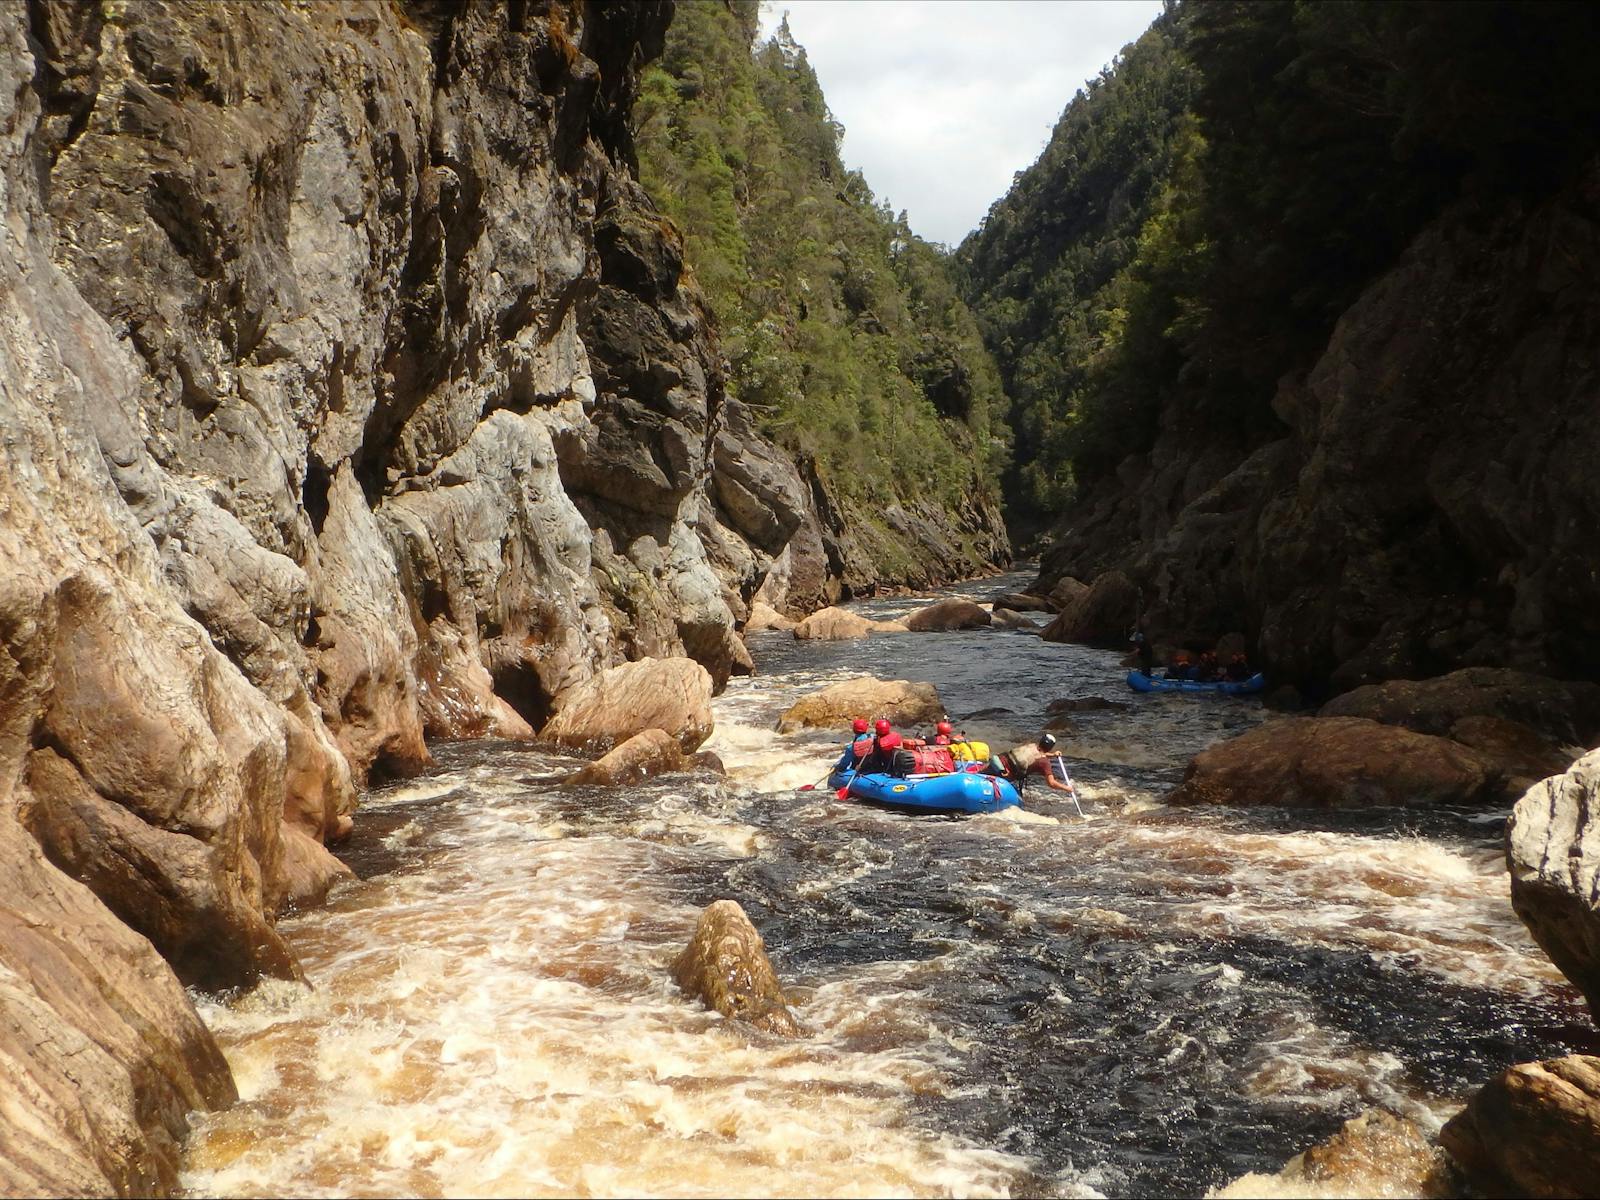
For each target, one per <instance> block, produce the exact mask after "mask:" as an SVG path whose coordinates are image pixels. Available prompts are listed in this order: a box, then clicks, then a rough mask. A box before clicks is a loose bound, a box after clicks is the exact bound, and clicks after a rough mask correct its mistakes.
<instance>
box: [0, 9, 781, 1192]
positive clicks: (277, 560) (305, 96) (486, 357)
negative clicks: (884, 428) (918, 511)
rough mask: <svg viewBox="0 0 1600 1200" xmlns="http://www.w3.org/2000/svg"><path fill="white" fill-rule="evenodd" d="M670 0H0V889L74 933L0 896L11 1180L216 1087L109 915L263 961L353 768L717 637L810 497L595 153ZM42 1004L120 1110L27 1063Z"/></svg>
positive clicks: (175, 951) (193, 1033)
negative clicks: (105, 1112)
mask: <svg viewBox="0 0 1600 1200" xmlns="http://www.w3.org/2000/svg"><path fill="white" fill-rule="evenodd" d="M670 15H671V9H670V6H669V5H661V4H638V5H635V4H593V3H590V4H579V3H573V4H563V3H539V2H537V0H534V2H530V0H510V2H509V3H507V4H505V5H499V4H494V5H490V4H470V3H448V2H438V3H435V2H431V0H415V2H414V3H391V2H389V0H373V2H371V3H357V2H352V3H340V4H326V5H323V4H312V5H302V6H290V5H281V6H280V5H276V4H270V5H269V4H257V3H236V4H213V3H201V2H198V0H197V2H195V3H177V2H174V3H155V2H152V3H147V4H137V5H120V6H111V5H105V6H101V5H82V4H77V3H68V2H65V0H62V2H56V0H33V2H31V3H29V4H27V5H21V4H13V5H5V6H0V210H3V213H4V223H5V238H4V241H3V244H0V276H3V281H0V336H3V339H4V342H5V345H6V348H7V349H6V354H5V355H4V357H3V358H0V442H3V445H4V448H5V462H6V470H5V471H4V472H0V547H3V551H0V561H3V563H4V567H3V569H0V852H3V854H4V856H5V861H7V862H12V863H14V864H17V866H16V870H15V872H14V873H15V874H16V876H17V879H18V880H19V882H18V885H17V887H16V888H10V887H8V888H7V889H5V895H4V899H3V900H0V924H4V925H5V926H6V928H8V929H23V928H37V927H40V926H41V922H43V923H44V924H50V923H51V922H52V921H55V918H52V917H49V916H46V917H40V916H39V913H40V912H45V913H47V914H48V913H50V912H59V911H61V910H62V909H63V906H65V907H66V908H67V909H69V910H70V914H69V917H65V918H61V920H64V921H66V922H67V925H68V926H69V927H70V928H71V929H73V930H75V931H77V932H76V933H74V934H72V935H70V936H67V937H66V940H67V941H68V942H72V941H73V940H74V939H76V940H77V941H78V942H79V943H80V944H79V945H78V946H77V948H76V949H74V948H73V946H71V945H65V946H57V947H55V948H54V949H52V948H50V947H47V946H43V945H42V944H40V943H39V942H38V939H37V938H35V939H33V940H31V941H30V940H28V939H21V940H19V938H20V937H21V935H20V934H19V935H18V937H17V938H13V937H12V936H11V935H10V934H7V935H6V936H5V937H4V938H0V952H3V953H4V954H5V955H7V956H8V957H7V962H8V965H9V966H11V967H12V968H13V970H14V971H15V972H16V974H14V975H11V976H9V978H11V979H12V980H13V982H12V983H8V984H6V985H5V987H4V989H0V1006H3V1007H4V1008H5V1009H6V1015H7V1017H8V1018H13V1017H15V1018H16V1021H15V1022H11V1021H9V1020H8V1023H7V1027H8V1028H12V1027H15V1028H25V1027H32V1025H37V1026H40V1027H41V1028H48V1029H50V1030H53V1031H55V1033H53V1034H52V1037H55V1038H56V1041H55V1042H54V1043H53V1044H55V1045H58V1046H59V1047H60V1053H59V1055H57V1054H54V1053H53V1052H47V1051H45V1050H40V1049H38V1047H37V1046H35V1049H34V1051H33V1052H32V1053H31V1054H26V1055H25V1054H17V1055H11V1054H7V1055H4V1056H0V1075H3V1076H4V1077H5V1082H4V1084H3V1085H0V1086H4V1087H5V1088H6V1089H7V1091H8V1092H9V1093H10V1094H13V1095H19V1096H20V1095H26V1096H28V1097H30V1099H28V1100H27V1104H29V1105H30V1106H31V1108H30V1109H29V1111H30V1113H31V1114H33V1116H32V1117H31V1118H30V1119H36V1120H37V1121H38V1122H39V1128H41V1129H59V1128H61V1127H62V1122H67V1123H68V1124H70V1125H71V1128H72V1130H73V1131H75V1132H74V1133H73V1137H75V1138H76V1139H77V1140H76V1141H72V1140H71V1139H69V1142H70V1144H71V1145H72V1146H73V1147H76V1148H77V1149H76V1150H74V1151H73V1153H76V1154H78V1158H77V1159H76V1160H75V1161H76V1162H78V1165H79V1167H81V1168H82V1169H81V1171H79V1172H78V1173H77V1174H63V1173H62V1172H63V1170H65V1168H62V1167H61V1166H60V1164H59V1163H58V1164H57V1165H56V1167H55V1168H48V1167H46V1168H41V1169H40V1170H41V1172H42V1173H36V1174H27V1173H26V1171H23V1173H22V1174H19V1175H17V1176H16V1178H15V1179H13V1178H11V1177H10V1176H6V1177H5V1182H6V1184H7V1186H8V1187H10V1186H11V1185H12V1184H15V1185H16V1187H18V1188H21V1189H22V1190H29V1189H30V1188H47V1189H57V1188H60V1187H62V1186H65V1185H63V1184H61V1182H60V1181H61V1180H63V1179H68V1178H71V1179H73V1180H74V1181H75V1182H73V1183H72V1184H71V1187H70V1190H83V1191H103V1190H108V1189H110V1190H120V1191H145V1190H151V1189H156V1188H159V1187H161V1186H167V1185H170V1183H171V1178H170V1175H171V1170H170V1162H167V1163H166V1165H165V1166H162V1161H164V1160H160V1155H159V1154H158V1155H157V1156H156V1159H154V1160H151V1159H149V1156H148V1155H147V1154H146V1152H145V1150H143V1149H140V1147H139V1146H138V1145H136V1144H135V1143H137V1142H138V1141H139V1138H138V1137H136V1136H135V1135H134V1134H133V1133H132V1132H130V1130H132V1129H134V1127H135V1126H137V1127H138V1128H140V1129H142V1130H143V1134H142V1136H143V1137H145V1138H149V1137H152V1136H154V1131H156V1130H157V1129H162V1130H166V1135H165V1136H167V1137H168V1139H169V1140H170V1138H171V1137H172V1136H174V1135H176V1134H177V1133H178V1132H179V1131H180V1130H181V1115H182V1111H183V1110H184V1108H185V1107H187V1106H191V1105H196V1104H203V1103H211V1102H218V1101H221V1100H225V1099H226V1098H227V1096H228V1095H229V1094H231V1084H230V1083H229V1082H228V1079H227V1070H226V1067H225V1065H224V1064H223V1063H222V1061H221V1058H220V1056H219V1055H217V1054H216V1052H215V1047H214V1045H212V1044H211V1043H210V1041H209V1038H208V1037H207V1035H206V1034H205V1032H204V1030H203V1029H202V1028H200V1026H199V1024H198V1022H197V1021H196V1020H194V1019H193V1013H192V1010H190V1009H189V1007H188V1005H187V1003H186V1002H185V1001H184V1000H183V998H182V993H181V991H180V990H179V989H178V986H177V984H176V982H174V981H173V980H172V979H171V977H170V976H168V975H167V974H166V973H165V968H164V967H162V966H161V965H160V964H159V962H158V961H157V960H156V959H155V958H154V956H152V955H150V954H148V953H146V952H145V950H143V949H141V947H144V945H145V943H144V942H143V941H141V939H139V938H137V937H135V938H133V939H132V941H131V942H130V941H129V940H128V938H129V935H128V934H127V932H126V930H125V929H124V928H123V925H122V924H121V923H119V920H118V918H120V922H125V923H126V925H127V926H128V927H131V928H132V929H133V930H135V931H137V933H139V934H142V935H144V937H145V938H147V939H149V942H150V943H152V944H153V945H154V946H155V948H156V949H157V950H159V951H160V952H161V954H162V955H164V956H165V957H166V959H167V960H168V961H169V962H170V963H171V964H172V966H173V967H174V968H175V969H176V970H177V972H178V976H179V978H181V979H182V980H183V981H184V982H187V983H193V984H198V985H201V986H204V987H212V988H219V987H227V986H233V985H237V984H241V983H247V982H249V981H250V980H252V979H254V978H256V977H258V976H260V975H263V974H269V975H277V976H288V977H292V976H294V975H296V974H297V972H298V968H297V966H296V964H295V961H294V957H293V955H292V953H291V952H290V950H289V949H288V947H287V946H286V945H285V944H284V943H283V942H282V940H281V939H280V938H279V937H278V935H277V934H276V933H275V932H274V930H273V927H272V918H273V916H274V915H275V914H276V913H277V912H278V911H279V910H280V909H281V908H282V907H283V906H285V905H287V904H290V903H293V902H296V901H305V900H309V899H315V898H316V897H318V896H319V895H320V894H321V893H322V892H323V891H325V890H326V888H327V886H328V885H329V884H330V883H331V882H332V881H333V880H335V879H336V878H338V876H339V875H340V874H341V873H342V870H343V869H342V868H341V867H340V866H339V864H338V863H337V862H336V860H334V859H333V858H332V856H331V855H329V854H328V852H327V851H326V850H325V849H324V843H325V842H326V841H328V840H329V839H332V838H336V837H338V836H340V835H341V834H343V833H344V832H346V831H347V830H348V829H349V826H350V821H351V817H350V813H351V811H352V808H353V806H354V796H355V791H356V789H357V788H358V787H359V786H360V785H361V784H362V782H364V780H365V779H366V778H367V777H368V775H369V774H370V773H371V772H373V771H390V772H393V771H402V772H403V771H406V770H410V769H413V768H415V767H417V766H420V765H422V764H423V763H425V762H426V761H427V758H428V752H427V749H426V745H425V741H424V738H425V736H429V735H433V736H445V737H450V736H472V735H482V734H501V735H510V736H519V735H527V734H529V733H530V732H532V731H534V730H536V729H538V728H539V727H541V726H542V725H544V724H545V723H546V721H547V719H548V718H549V717H550V716H551V714H552V713H553V712H554V711H555V710H556V709H557V708H558V707H559V705H560V703H561V700H562V697H563V696H564V695H565V694H567V693H568V692H570V691H571V689H572V688H574V687H575V686H577V685H579V684H581V683H582V682H584V681H585V680H587V679H588V678H590V677H591V676H593V675H595V674H596V673H597V672H599V671H600V670H602V669H604V668H605V667H607V666H609V665H611V664H614V663H616V662H619V661H621V660H623V659H625V658H631V657H638V656H643V655H680V654H686V655H689V656H691V657H693V658H695V659H697V660H699V661H700V662H701V663H702V664H704V665H705V667H706V668H707V669H708V670H709V671H710V672H711V674H712V676H713V678H714V679H717V680H725V679H726V678H727V675H728V673H729V672H730V671H732V670H734V669H737V668H738V666H739V663H740V661H741V659H742V658H743V655H742V653H741V647H740V645H739V643H738V641H737V639H736V637H735V635H734V633H733V624H734V621H735V619H736V618H737V617H742V616H743V610H744V605H745V604H746V602H747V601H748V600H749V599H750V597H751V596H752V595H753V594H754V592H755V591H756V589H757V587H758V586H759V585H760V584H761V582H762V581H763V579H764V578H765V576H766V574H767V573H768V571H769V569H770V567H771V565H772V562H773V560H774V557H775V556H776V555H778V554H780V553H782V552H783V551H784V549H785V547H786V545H787V544H788V542H789V540H790V536H791V535H792V534H793V532H794V531H795V530H796V529H797V528H798V527H799V526H800V524H801V523H802V520H803V519H805V518H806V516H807V513H808V511H809V509H810V507H811V505H810V500H809V497H808V490H807V488H806V486H805V485H804V484H803V483H802V481H801V479H800V477H799V475H798V473H797V472H796V470H795V469H794V467H793V466H792V465H791V464H789V463H787V462H786V461H784V460H783V459H782V458H781V457H780V456H778V455H776V454H775V453H773V452H772V450H771V449H770V447H768V446H766V445H765V444H763V443H762V442H760V440H759V439H758V438H757V437H756V436H755V435H754V433H753V432H752V430H751V426H750V424H749V422H748V421H747V420H745V419H744V418H743V416H742V414H741V412H740V410H739V406H738V405H737V404H736V403H734V402H733V401H731V400H730V399H729V398H728V397H727V396H726V395H725V394H724V390H723V385H722V377H721V371H722V365H721V358H720V354H719V352H718V349H717V345H716V341H715V335H714V333H713V331H712V330H711V329H710V328H709V327H708V325H707V323H706V321H705V319H704V316H703V312H702V307H701V303H700V301H699V299H698V296H697V295H696V294H695V293H694V292H693V291H691V290H688V289H687V288H686V287H685V286H683V285H682V284H681V281H680V271H681V262H682V258H681V248H680V244H679V241H678V237H677V234H676V233H675V232H674V231H673V230H672V228H671V227H670V226H669V225H667V224H665V223H664V222H662V221H661V220H660V219H659V218H658V217H657V215H656V214H655V211H654V209H653V207H652V205H651V203H650V201H649V199H648V198H647V197H646V196H645V195H644V194H643V192H642V191H641V190H640V189H639V187H638V186H637V184H636V183H635V182H634V180H633V177H632V174H631V172H630V155H631V150H630V146H629V142H628V134H627V122H626V116H627V108H628V105H629V103H630V100H631V96H630V89H631V88H632V87H633V86H634V80H635V78H636V69H637V66H638V64H639V62H640V61H642V60H643V59H644V58H646V57H647V56H649V55H650V54H652V53H655V52H656V51H657V50H658V49H659V45H660V40H661V37H662V34H663V32H664V30H665V28H666V24H667V22H668V20H669V19H670ZM744 661H745V662H746V663H747V662H748V660H747V659H744ZM8 869H9V868H8ZM95 897H98V899H95ZM56 923H57V924H59V923H60V922H56ZM80 934H81V937H79V935H80ZM96 944H103V945H108V946H114V947H115V948H116V949H115V953H108V954H105V955H100V956H91V957H96V961H93V962H87V961H82V960H83V957H84V954H85V953H87V948H92V947H93V946H95V945H96ZM12 957H16V958H17V962H15V963H13V962H12V961H11V960H12ZM62 964H66V965H62ZM19 981H20V982H19ZM79 992H81V993H83V994H92V995H94V996H98V997H100V998H101V1000H103V1002H104V1006H108V1007H109V1008H110V1009H112V1010H115V1012H116V1013H117V1014H118V1017H119V1020H120V1021H121V1022H122V1023H121V1024H117V1023H116V1022H113V1021H110V1020H109V1019H108V1018H105V1017H104V1015H103V1013H102V1010H101V1007H97V1006H96V1005H99V1004H100V1001H96V1003H95V1004H88V1003H87V1002H84V1003H78V1002H76V1001H69V1000H68V999H66V998H65V997H67V996H68V995H69V994H74V993H79ZM152 1011H156V1012H158V1014H159V1015H156V1016H149V1015H144V1016H141V1015H140V1014H148V1013H150V1012H152ZM24 1016H26V1017H27V1019H28V1021H30V1022H32V1025H25V1024H24V1023H23V1017H24ZM113 1026H114V1027H115V1028H113ZM124 1026H126V1027H127V1030H128V1032H119V1031H121V1030H123V1027H124ZM57 1035H59V1036H57ZM46 1041H47V1039H40V1040H38V1045H44V1044H45V1043H46ZM81 1042H91V1043H93V1045H94V1047H95V1053H96V1054H98V1055H99V1056H100V1057H99V1058H97V1059H96V1062H97V1063H101V1065H102V1066H103V1067H104V1070H103V1072H102V1074H104V1076H105V1078H106V1079H107V1080H111V1079H112V1078H113V1077H115V1081H116V1082H115V1083H114V1087H115V1088H116V1089H120V1091H118V1092H117V1095H118V1097H120V1099H114V1100H112V1101H109V1102H108V1104H109V1106H110V1107H111V1108H118V1107H119V1105H120V1108H119V1111H124V1112H126V1113H127V1114H130V1115H128V1116H127V1117H126V1119H123V1120H121V1122H120V1123H118V1122H116V1121H111V1120H109V1119H107V1120H104V1121H101V1120H98V1119H91V1120H90V1121H88V1122H87V1124H85V1123H83V1122H81V1121H79V1119H78V1118H77V1117H71V1118H70V1120H69V1118H68V1117H67V1116H63V1115H62V1113H63V1112H64V1111H65V1110H61V1109H59V1105H57V1107H56V1108H52V1107H51V1104H52V1103H54V1102H51V1101H49V1099H48V1098H49V1096H51V1095H56V1096H57V1097H58V1099H59V1096H60V1095H61V1094H64V1093H63V1092H62V1089H63V1088H64V1087H65V1086H66V1083H65V1082H64V1081H69V1080H72V1079H79V1080H80V1081H82V1080H83V1077H82V1076H80V1075H75V1074H74V1071H75V1070H76V1069H77V1068H75V1067H73V1066H71V1065H70V1064H71V1063H73V1062H82V1061H84V1060H83V1059H81V1058H77V1057H73V1056H75V1055H77V1054H78V1053H79V1051H78V1049H76V1048H75V1047H77V1046H78V1044H79V1043H81ZM185 1047H187V1049H184V1048H185ZM69 1060H70V1061H69ZM173 1064H176V1065H173ZM97 1069H98V1068H97ZM52 1072H54V1074H51V1073H52ZM44 1076H49V1078H50V1079H51V1080H53V1081H54V1082H51V1083H49V1084H48V1086H34V1085H33V1084H32V1083H29V1082H28V1080H29V1078H30V1077H31V1078H33V1079H35V1080H37V1079H38V1078H42V1077H44ZM96 1078H97V1079H98V1078H99V1077H98V1076H97V1077H96ZM85 1086H91V1085H90V1084H88V1083H86V1084H85ZM105 1086H106V1087H108V1088H110V1087H113V1084H112V1083H106V1085H105ZM175 1121H176V1122H178V1123H177V1124H174V1122H175ZM130 1122H132V1124H130ZM80 1125H81V1126H82V1128H79V1126H80ZM125 1134H126V1135H127V1136H124V1135H125ZM20 1153H21V1152H20V1151H17V1150H16V1148H15V1147H9V1146H8V1147H7V1148H6V1149H5V1151H4V1152H3V1153H0V1160H4V1161H6V1162H7V1163H8V1164H9V1163H12V1162H20V1161H23V1159H22V1158H19V1157H18V1155H19V1154H20ZM24 1157H25V1156H24ZM168 1157H169V1158H170V1155H169V1156H168ZM158 1160H159V1161H158ZM39 1161H44V1160H43V1159H40V1160H39ZM7 1169H8V1170H9V1169H10V1167H9V1166H8V1167H7ZM18 1169H19V1170H22V1168H18ZM52 1170H54V1174H52V1173H51V1171H52ZM75 1170H76V1168H75ZM96 1172H98V1174H97V1173H96ZM19 1181H20V1182H19ZM80 1184H81V1187H80Z"/></svg>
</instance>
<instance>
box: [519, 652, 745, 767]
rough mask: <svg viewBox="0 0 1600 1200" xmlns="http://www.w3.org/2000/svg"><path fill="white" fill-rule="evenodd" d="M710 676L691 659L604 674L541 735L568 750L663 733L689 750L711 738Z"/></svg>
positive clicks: (578, 691) (642, 663)
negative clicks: (649, 732)
mask: <svg viewBox="0 0 1600 1200" xmlns="http://www.w3.org/2000/svg"><path fill="white" fill-rule="evenodd" d="M712 727H713V721H712V717H711V674H710V672H708V671H707V670H706V669H705V668H704V667H702V666H701V665H700V664H699V663H697V662H695V661H693V660H692V659H687V658H668V659H654V658H644V659H640V660H639V661H638V662H631V663H623V664H622V665H621V666H617V667H612V668H610V669H609V670H605V671H601V672H600V673H599V674H598V675H595V676H594V677H592V678H591V679H589V680H588V681H587V682H585V683H581V684H579V685H578V686H577V687H576V688H574V689H573V690H572V691H570V692H568V693H567V694H566V695H565V696H563V697H562V698H561V707H560V709H559V711H558V712H557V713H556V715H555V716H554V717H553V718H552V719H551V720H550V723H549V724H548V725H546V726H545V727H544V728H543V729H542V730H540V732H539V736H540V737H542V738H544V739H545V740H546V741H552V742H559V743H560V744H561V745H564V746H586V747H608V746H613V745H616V744H617V743H619V742H624V741H626V740H627V739H628V738H631V737H632V736H634V734H636V733H642V732H643V731H644V730H647V729H662V730H665V731H666V732H667V733H669V734H671V735H672V736H673V737H674V738H676V739H677V741H678V744H679V745H680V746H681V747H682V748H683V749H684V750H685V751H690V750H694V749H696V748H697V747H698V746H699V745H700V743H701V742H703V741H705V740H706V739H707V738H708V737H710V736H711V730H712Z"/></svg>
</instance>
